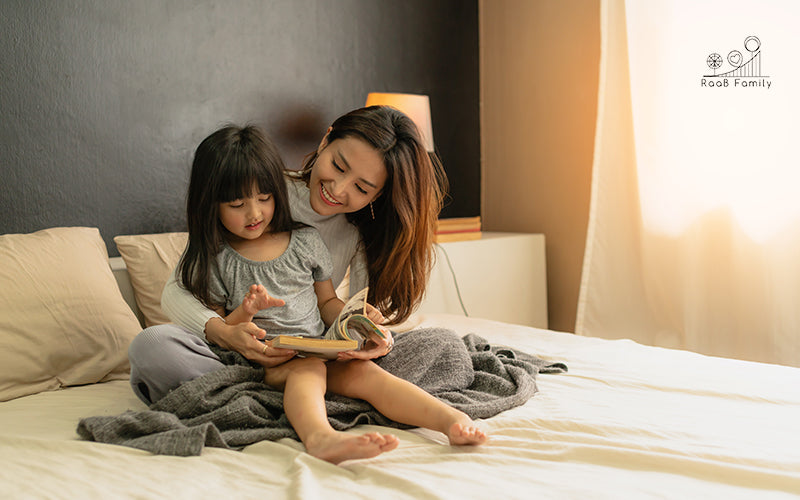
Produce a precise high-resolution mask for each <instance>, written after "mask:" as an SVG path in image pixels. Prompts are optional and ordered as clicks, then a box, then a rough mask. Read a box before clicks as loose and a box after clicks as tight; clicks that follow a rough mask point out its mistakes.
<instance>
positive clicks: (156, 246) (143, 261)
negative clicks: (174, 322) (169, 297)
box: [114, 233, 189, 326]
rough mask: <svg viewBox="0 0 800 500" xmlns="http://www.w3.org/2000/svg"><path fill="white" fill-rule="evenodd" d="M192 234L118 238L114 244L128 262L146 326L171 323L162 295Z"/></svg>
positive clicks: (139, 235) (132, 283) (129, 273)
mask: <svg viewBox="0 0 800 500" xmlns="http://www.w3.org/2000/svg"><path fill="white" fill-rule="evenodd" d="M188 237H189V235H188V233H160V234H137V235H129V236H116V237H115V238H114V243H116V244H117V250H119V254H120V255H121V256H122V259H123V260H124V261H125V267H127V268H128V275H129V276H130V278H131V286H133V295H134V297H136V305H138V306H139V310H140V311H142V315H143V316H144V323H145V326H153V325H160V324H162V323H171V321H170V319H169V318H168V317H167V315H166V314H164V312H163V311H161V292H162V291H163V290H164V284H165V283H166V282H167V279H168V278H169V276H170V274H172V271H173V270H174V269H175V266H177V265H178V261H179V260H180V258H181V255H182V254H183V250H184V248H186V242H187V241H188Z"/></svg>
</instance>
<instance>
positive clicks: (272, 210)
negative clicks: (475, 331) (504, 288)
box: [178, 126, 487, 463]
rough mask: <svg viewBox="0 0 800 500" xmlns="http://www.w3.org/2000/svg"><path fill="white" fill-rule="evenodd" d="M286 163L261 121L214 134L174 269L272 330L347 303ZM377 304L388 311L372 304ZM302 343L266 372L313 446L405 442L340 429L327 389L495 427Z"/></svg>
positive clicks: (223, 308)
mask: <svg viewBox="0 0 800 500" xmlns="http://www.w3.org/2000/svg"><path fill="white" fill-rule="evenodd" d="M283 170H284V167H283V163H282V161H281V159H280V156H279V155H278V153H277V151H276V149H275V147H274V146H273V145H272V144H271V143H270V142H269V141H268V140H267V139H266V138H265V136H264V135H263V134H262V133H261V131H260V130H259V129H257V128H255V127H252V126H249V127H244V128H239V127H234V126H229V127H225V128H223V129H220V130H218V131H217V132H215V133H213V134H211V135H210V136H209V137H208V138H206V139H205V140H204V141H203V142H202V143H201V144H200V146H199V147H198V148H197V151H196V153H195V158H194V162H193V164H192V173H191V179H190V183H189V195H188V200H187V218H188V223H189V243H188V246H187V249H186V251H185V253H184V255H183V256H182V258H181V261H180V264H179V266H178V272H179V276H180V279H181V281H182V283H183V285H184V287H185V288H186V289H187V290H188V291H190V292H191V293H192V294H193V295H194V296H195V297H196V298H197V299H198V300H200V301H201V302H203V303H204V304H205V305H206V306H207V307H209V308H211V309H214V310H215V311H217V312H218V313H219V314H220V315H221V316H222V317H223V318H224V321H225V322H226V324H241V323H251V322H255V323H256V324H257V325H258V327H259V328H260V329H262V330H263V331H265V332H266V333H267V334H268V335H277V334H294V335H306V336H321V335H322V334H323V332H324V329H325V326H326V325H330V323H331V322H332V321H333V320H334V319H335V318H336V316H337V315H338V314H339V312H340V311H341V309H342V307H343V305H344V304H343V302H342V301H341V300H339V299H338V298H337V296H336V293H335V291H334V288H333V284H332V282H331V279H330V277H331V272H332V267H333V266H332V263H331V259H330V254H329V252H328V250H327V247H326V246H325V243H323V241H322V239H321V238H320V236H319V233H317V231H316V230H315V229H313V228H311V227H303V226H301V225H299V224H297V223H295V222H294V221H293V220H292V218H291V215H290V211H289V204H288V195H287V189H286V183H285V181H284V179H283ZM378 194H379V193H378ZM376 196H377V194H376ZM268 292H269V293H268ZM278 297H280V298H278ZM229 311H230V312H229ZM370 314H371V316H372V317H373V319H376V320H378V322H380V321H381V320H382V319H383V317H382V316H381V314H380V313H379V312H378V311H377V310H376V309H375V308H371V313H370ZM385 333H386V339H377V338H376V339H374V340H373V343H374V344H377V345H378V347H379V348H378V349H368V350H367V351H366V352H371V353H378V352H381V353H384V354H385V352H388V351H389V350H391V345H392V336H391V333H390V332H388V330H387V331H386V332H385ZM384 347H385V349H384ZM268 348H269V345H268V344H265V345H264V352H266V351H267V349H268ZM295 354H296V353H295V352H293V351H287V352H285V353H284V354H282V356H284V357H285V362H283V363H281V364H278V365H276V366H272V364H271V366H270V367H268V368H267V369H266V375H265V383H266V384H267V385H269V386H271V387H273V388H276V389H279V390H282V391H283V392H284V410H285V412H286V416H287V417H288V419H289V421H290V422H291V424H292V426H293V427H294V429H295V431H296V432H297V434H298V436H299V437H300V439H301V440H302V442H303V444H304V445H305V446H306V450H307V451H308V453H310V454H311V455H313V456H316V457H318V458H321V459H324V460H327V461H329V462H332V463H339V462H341V461H344V460H348V459H353V458H367V457H372V456H376V455H378V454H380V453H382V452H384V451H389V450H392V449H394V448H396V447H397V445H398V440H397V438H396V437H395V436H393V435H390V434H381V433H367V434H364V435H361V436H355V435H353V434H348V433H343V432H339V431H336V430H334V429H333V428H332V427H331V425H330V423H329V422H328V419H327V414H326V410H325V399H324V397H325V392H326V391H331V392H334V393H337V394H341V395H343V396H347V397H351V398H357V399H363V400H365V401H367V402H369V403H370V404H372V405H373V406H374V407H375V408H376V409H377V410H378V411H380V412H381V413H382V414H383V415H385V416H386V417H388V418H390V419H392V420H395V421H397V422H401V423H405V424H409V425H414V426H418V427H427V428H430V429H433V430H438V431H441V432H443V433H445V434H446V435H447V436H448V438H449V440H450V443H451V444H481V443H483V442H485V441H486V439H487V436H486V434H485V433H484V432H483V431H481V430H480V429H479V428H478V427H477V426H476V424H475V423H474V422H473V421H472V420H471V419H470V418H469V417H468V416H467V415H466V414H464V413H463V412H461V411H459V410H456V409H454V408H451V407H450V406H448V405H446V404H445V403H443V402H441V401H439V400H438V399H436V398H434V397H433V396H431V395H430V394H428V393H426V392H425V391H423V390H422V389H420V388H419V387H417V386H415V385H413V384H411V383H409V382H407V381H405V380H402V379H400V378H397V377H395V376H393V375H391V374H389V373H388V372H386V371H385V370H383V369H382V368H380V367H379V366H378V365H376V364H375V363H373V362H372V361H371V360H369V359H352V358H356V357H358V356H357V355H353V354H342V355H340V359H339V360H337V361H331V362H327V363H326V362H325V361H324V360H322V359H320V358H315V357H309V358H297V357H294V356H295ZM374 355H377V354H374Z"/></svg>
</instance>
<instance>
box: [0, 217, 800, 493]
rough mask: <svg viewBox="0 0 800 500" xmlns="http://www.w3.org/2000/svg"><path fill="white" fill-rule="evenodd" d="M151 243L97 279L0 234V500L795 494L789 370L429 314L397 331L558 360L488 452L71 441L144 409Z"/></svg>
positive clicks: (158, 248) (414, 441) (156, 270)
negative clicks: (133, 365) (175, 449)
mask: <svg viewBox="0 0 800 500" xmlns="http://www.w3.org/2000/svg"><path fill="white" fill-rule="evenodd" d="M154 238H156V240H158V242H157V244H156V243H154V241H156V240H147V238H146V237H139V238H136V239H137V240H139V242H138V243H137V244H140V246H142V247H143V248H146V251H144V252H140V254H136V252H132V250H131V248H127V249H126V252H128V253H127V256H126V253H123V257H127V258H126V259H120V258H116V259H112V263H113V266H114V269H113V270H112V266H109V261H108V256H107V253H106V248H105V245H104V243H103V241H102V238H100V235H99V232H98V231H97V230H96V229H93V228H53V229H49V230H45V231H40V232H37V233H32V234H29V235H3V236H0V259H2V262H3V266H2V269H0V285H2V286H1V287H0V289H2V290H4V291H0V311H2V313H0V333H1V334H2V338H0V353H2V354H0V355H2V357H3V359H2V361H3V365H2V368H0V375H2V377H1V378H0V395H2V399H3V402H2V403H0V457H2V465H1V466H0V491H2V495H3V497H5V498H15V499H16V498H48V499H49V498H70V499H76V498H81V499H91V498H102V499H108V498H213V497H220V498H270V499H271V498H302V499H313V498H329V499H330V498H392V499H395V498H409V499H425V498H562V499H563V498H614V499H619V498H653V497H657V498H726V499H729V498H758V499H766V498H798V497H799V496H800V432H798V429H800V427H799V426H800V369H797V368H790V367H784V366H778V365H769V364H761V363H754V362H746V361H738V360H732V359H723V358H714V357H708V356H703V355H699V354H695V353H691V352H685V351H678V350H670V349H663V348H656V347H649V346H644V345H640V344H637V343H635V342H632V341H629V340H604V339H597V338H587V337H579V336H576V335H573V334H568V333H561V332H555V331H550V330H542V329H536V328H531V327H524V326H519V325H513V324H507V323H501V322H496V321H489V320H485V319H480V318H466V317H462V316H454V315H444V314H426V315H418V316H415V317H413V318H412V320H411V321H410V322H408V323H407V324H405V325H403V329H412V328H418V327H429V326H431V327H432V326H444V327H447V328H450V329H453V330H455V331H456V332H457V333H458V334H460V335H466V334H469V333H476V334H478V335H481V336H482V337H484V338H486V339H487V340H488V341H489V342H491V343H492V344H496V345H505V346H511V347H513V348H515V349H519V350H521V351H525V352H528V353H532V354H535V355H537V356H539V357H541V358H543V359H546V360H553V361H559V362H563V363H565V364H566V365H567V366H568V367H569V371H568V372H567V373H562V374H540V375H539V376H538V378H537V379H536V383H537V385H538V392H537V393H536V395H535V396H534V397H532V398H531V399H529V400H528V401H527V402H526V403H525V404H523V405H521V406H518V407H516V408H513V409H510V410H507V411H505V412H502V413H500V414H499V415H497V416H494V417H492V418H488V419H486V420H484V421H483V425H484V426H485V427H486V428H487V429H488V430H489V431H490V433H491V440H490V442H489V443H488V444H487V445H485V446H481V447H450V446H448V445H446V444H445V443H446V441H445V440H444V436H443V435H441V434H438V433H435V432H432V431H425V430H420V429H410V430H391V432H394V433H395V434H396V435H398V436H399V437H400V440H401V444H400V446H399V448H398V449H396V450H394V451H392V452H389V453H386V454H383V455H381V456H379V457H376V458H373V459H369V460H354V461H349V462H345V463H343V464H342V465H340V466H335V465H331V464H328V463H326V462H323V461H321V460H317V459H314V458H312V457H310V456H309V455H307V454H305V453H304V452H303V447H302V445H301V444H299V443H298V442H297V441H294V440H291V439H282V440H279V441H277V442H272V441H262V442H258V443H255V444H253V445H250V446H247V447H246V448H244V449H243V450H241V451H234V450H227V449H219V448H213V447H207V448H205V449H204V450H203V451H202V453H201V454H200V455H199V456H196V457H173V456H163V455H153V454H151V453H149V452H146V451H142V450H138V449H134V448H129V447H124V446H115V445H109V444H102V443H96V442H91V441H85V440H82V439H80V438H79V437H78V435H77V433H76V427H77V425H78V422H79V421H80V420H81V419H82V418H84V417H88V416H93V415H117V414H120V413H122V412H125V411H127V410H136V411H138V410H145V409H146V408H145V405H144V404H143V403H141V402H140V401H139V400H137V399H136V397H135V396H134V395H133V393H132V391H131V389H130V387H129V386H128V382H127V380H126V369H127V364H126V361H125V354H124V352H125V348H126V342H129V340H130V338H131V336H133V335H135V334H136V333H137V332H138V330H139V329H140V323H143V322H146V321H147V320H146V319H145V317H144V313H143V312H142V308H141V307H140V306H142V305H146V298H143V297H144V294H143V291H144V290H143V289H142V288H141V287H142V286H144V285H145V284H147V283H149V284H150V286H156V287H157V286H158V282H159V280H160V279H161V278H153V277H152V276H151V277H149V278H148V277H147V276H143V274H142V273H144V274H147V273H152V274H157V275H163V269H168V268H169V267H170V266H172V265H173V260H174V258H175V257H174V253H175V252H174V249H175V248H178V247H180V245H181V239H180V235H166V236H165V235H161V236H157V237H154ZM141 240H147V241H144V242H142V241H141ZM120 242H121V240H117V244H118V245H120V244H121V243H120ZM124 243H125V242H124V241H123V242H122V244H123V246H124ZM127 243H131V242H127ZM143 254H147V255H148V256H147V257H142V255H143ZM137 255H139V257H137ZM154 255H156V256H157V257H156V258H157V260H158V262H159V263H158V264H157V265H156V264H154V263H153V258H154V257H153V256H154ZM137 258H139V259H140V261H137ZM48 259H49V260H48ZM142 262H146V263H147V265H146V266H144V268H143V267H142V266H141V265H140V264H141V263H142ZM123 264H125V265H123ZM137 273H138V274H139V275H138V276H137ZM164 279H165V278H164ZM148 280H149V281H148ZM136 284H138V286H139V290H138V292H140V293H138V295H137V293H136V292H137V290H136V289H135V288H136V286H135V285H136ZM9 290H11V291H9ZM150 305H151V306H152V304H150ZM62 306H63V307H62ZM71 314H75V315H77V316H78V319H75V318H70V317H68V316H70V315H71ZM151 320H152V319H151ZM76 329H77V330H79V331H80V333H79V334H76V333H75V332H76ZM85 345H89V346H90V347H89V348H84V347H83V346H85ZM67 351H68V352H67ZM76 367H78V368H76ZM374 429H375V428H374V427H372V426H361V427H358V428H355V429H353V430H351V431H348V432H354V433H360V432H365V431H368V430H374ZM384 430H386V431H388V430H387V429H384Z"/></svg>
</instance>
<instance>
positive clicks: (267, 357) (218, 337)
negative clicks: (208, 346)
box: [206, 318, 297, 368]
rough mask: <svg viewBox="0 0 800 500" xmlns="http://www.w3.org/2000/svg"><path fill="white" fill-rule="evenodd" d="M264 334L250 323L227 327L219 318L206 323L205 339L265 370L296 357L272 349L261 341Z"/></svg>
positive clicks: (287, 351)
mask: <svg viewBox="0 0 800 500" xmlns="http://www.w3.org/2000/svg"><path fill="white" fill-rule="evenodd" d="M266 334H267V333H266V332H265V331H264V330H263V329H261V328H259V327H258V326H256V324H255V323H251V322H246V323H238V324H236V325H228V324H226V323H225V322H223V321H222V320H221V319H220V318H212V319H210V320H209V321H208V323H206V338H207V339H208V340H209V342H213V343H214V344H216V345H218V346H220V347H222V348H223V349H228V350H229V351H236V352H238V353H239V354H241V355H242V356H244V357H245V358H247V359H249V360H251V361H255V362H256V363H258V364H260V365H263V366H265V367H267V368H271V367H273V366H277V365H280V364H282V363H285V362H286V361H289V360H290V359H292V358H293V357H294V356H295V355H297V351H293V350H290V349H277V348H273V347H272V345H270V344H269V343H264V342H263V341H261V340H260V339H263V338H264V337H265V336H266Z"/></svg>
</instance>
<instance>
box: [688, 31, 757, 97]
mask: <svg viewBox="0 0 800 500" xmlns="http://www.w3.org/2000/svg"><path fill="white" fill-rule="evenodd" d="M744 50H745V54H742V52H740V51H738V50H732V51H730V52H728V56H727V57H722V56H721V55H720V54H718V53H716V52H712V53H711V54H709V55H708V57H707V58H706V66H708V67H709V69H711V71H712V74H710V75H703V77H702V78H701V79H700V86H701V87H708V88H720V87H735V88H759V87H760V88H764V89H769V88H770V87H772V80H770V79H769V76H767V75H764V74H763V72H762V68H761V40H759V39H758V37H755V36H748V37H747V38H745V39H744ZM726 62H727V63H728V64H727V65H726V64H725V63H726Z"/></svg>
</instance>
